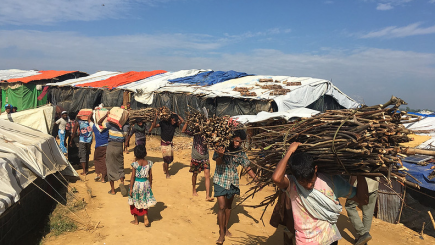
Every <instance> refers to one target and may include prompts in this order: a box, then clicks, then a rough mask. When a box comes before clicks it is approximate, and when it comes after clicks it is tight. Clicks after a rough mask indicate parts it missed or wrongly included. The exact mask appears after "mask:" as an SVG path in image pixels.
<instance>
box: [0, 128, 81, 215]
mask: <svg viewBox="0 0 435 245" xmlns="http://www.w3.org/2000/svg"><path fill="white" fill-rule="evenodd" d="M0 139H1V140H0V165H1V168H0V172H1V173H0V175H1V176H2V178H0V179H1V185H0V214H1V213H3V212H4V211H5V210H6V209H7V208H9V207H10V206H11V205H13V204H14V203H16V202H17V201H18V200H19V199H20V192H21V191H22V190H23V189H25V188H26V187H27V186H28V185H30V184H31V183H32V182H33V181H34V180H35V179H36V178H37V177H40V178H42V179H44V178H46V177H47V176H48V175H51V174H54V173H56V172H61V171H62V173H63V174H65V175H73V176H78V174H77V172H76V171H75V170H74V169H73V168H72V166H71V164H69V162H68V160H67V159H66V158H65V156H64V155H63V154H62V152H61V151H60V149H59V147H58V145H57V143H56V141H55V139H54V138H53V137H52V136H50V135H48V134H45V133H42V132H40V131H38V130H35V129H32V128H29V127H26V126H22V125H19V124H16V123H12V122H8V121H6V120H0Z"/></svg>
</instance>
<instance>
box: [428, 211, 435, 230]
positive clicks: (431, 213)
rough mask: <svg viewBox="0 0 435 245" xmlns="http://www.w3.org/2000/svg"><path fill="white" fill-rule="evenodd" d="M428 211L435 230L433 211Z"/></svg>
mask: <svg viewBox="0 0 435 245" xmlns="http://www.w3.org/2000/svg"><path fill="white" fill-rule="evenodd" d="M427 213H428V214H429V217H430V220H431V221H432V226H433V229H434V230H435V221H434V220H433V217H432V213H431V212H430V211H427Z"/></svg>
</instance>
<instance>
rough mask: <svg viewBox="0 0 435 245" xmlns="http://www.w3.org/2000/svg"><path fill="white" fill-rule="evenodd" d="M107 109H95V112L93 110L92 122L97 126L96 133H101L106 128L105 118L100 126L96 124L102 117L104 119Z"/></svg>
mask: <svg viewBox="0 0 435 245" xmlns="http://www.w3.org/2000/svg"><path fill="white" fill-rule="evenodd" d="M107 111H108V110H107V109H105V108H101V109H96V110H94V122H95V125H96V126H97V128H98V131H100V132H101V131H103V129H105V128H106V123H107V118H106V119H104V121H103V123H102V124H101V125H102V126H100V125H97V124H98V122H99V121H100V119H101V118H102V117H104V116H105V115H106V114H107Z"/></svg>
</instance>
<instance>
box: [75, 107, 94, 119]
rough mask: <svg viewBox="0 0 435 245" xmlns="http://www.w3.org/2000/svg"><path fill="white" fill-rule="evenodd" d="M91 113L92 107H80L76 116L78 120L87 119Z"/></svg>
mask: <svg viewBox="0 0 435 245" xmlns="http://www.w3.org/2000/svg"><path fill="white" fill-rule="evenodd" d="M91 115H92V109H81V110H80V111H79V113H78V114H77V118H78V119H79V120H84V121H87V120H88V119H89V117H90V116H91Z"/></svg>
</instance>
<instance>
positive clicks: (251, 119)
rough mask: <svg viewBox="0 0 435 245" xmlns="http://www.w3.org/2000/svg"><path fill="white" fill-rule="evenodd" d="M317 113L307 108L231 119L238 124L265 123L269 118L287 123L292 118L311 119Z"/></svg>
mask: <svg viewBox="0 0 435 245" xmlns="http://www.w3.org/2000/svg"><path fill="white" fill-rule="evenodd" d="M319 113H320V111H316V110H311V109H308V108H297V109H292V110H288V111H284V112H266V111H262V112H260V113H258V114H257V115H240V116H234V117H232V118H233V119H235V120H236V121H238V122H240V123H255V122H262V121H266V120H268V119H271V118H284V119H285V120H287V121H289V120H290V119H292V118H303V117H312V116H314V115H317V114H319Z"/></svg>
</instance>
